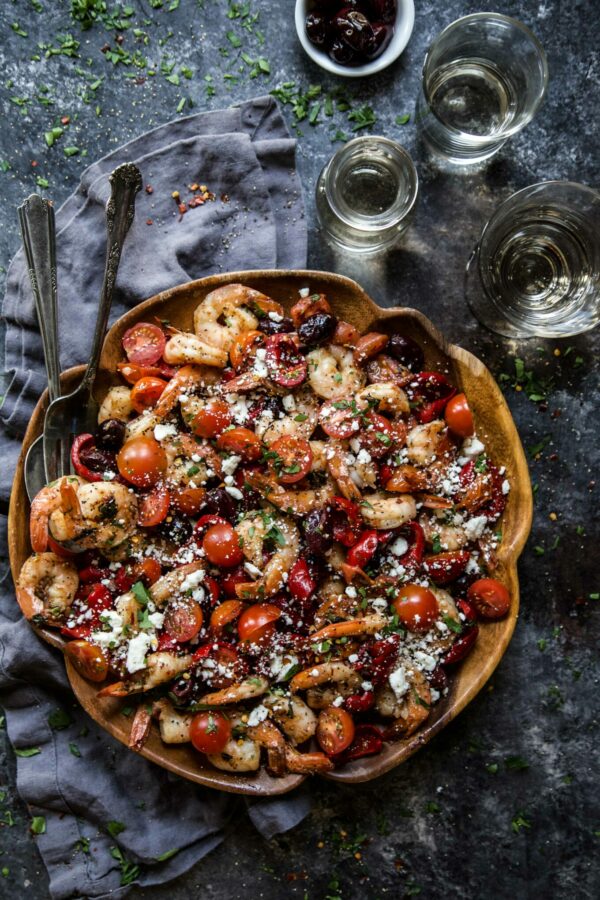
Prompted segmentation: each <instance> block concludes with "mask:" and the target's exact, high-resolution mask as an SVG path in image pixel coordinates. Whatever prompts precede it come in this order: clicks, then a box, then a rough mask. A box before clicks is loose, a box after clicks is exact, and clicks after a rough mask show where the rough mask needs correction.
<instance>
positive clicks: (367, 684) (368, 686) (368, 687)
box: [361, 681, 373, 693]
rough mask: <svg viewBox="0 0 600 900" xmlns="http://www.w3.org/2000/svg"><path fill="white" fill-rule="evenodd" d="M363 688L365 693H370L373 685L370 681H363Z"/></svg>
mask: <svg viewBox="0 0 600 900" xmlns="http://www.w3.org/2000/svg"><path fill="white" fill-rule="evenodd" d="M361 688H362V689H363V691H364V692H365V693H369V691H372V690H373V685H372V683H371V682H370V681H363V683H362V684H361Z"/></svg>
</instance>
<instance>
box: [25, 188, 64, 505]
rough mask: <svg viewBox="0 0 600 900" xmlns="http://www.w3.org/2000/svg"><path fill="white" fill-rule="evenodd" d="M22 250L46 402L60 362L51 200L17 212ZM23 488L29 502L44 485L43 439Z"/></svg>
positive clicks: (33, 200) (29, 459) (33, 448)
mask: <svg viewBox="0 0 600 900" xmlns="http://www.w3.org/2000/svg"><path fill="white" fill-rule="evenodd" d="M18 212H19V223H20V226H21V234H22V236H23V249H24V251H25V258H26V260H27V266H28V269H29V278H30V280H31V288H32V290H33V299H34V302H35V311H36V313H37V319H38V324H39V327H40V334H41V336H42V348H43V351H44V361H45V363H46V372H47V374H48V399H49V401H50V402H52V401H53V400H56V398H57V397H59V396H60V361H59V355H58V326H57V301H56V240H55V224H54V207H53V206H52V202H51V201H50V200H44V199H42V197H40V196H39V194H32V195H31V196H30V197H28V198H27V199H26V200H25V201H24V202H23V203H22V205H21V206H19V209H18ZM24 474H25V487H26V490H27V495H28V497H29V499H30V500H32V499H33V498H34V497H35V495H36V494H37V493H38V492H39V491H41V489H42V488H43V487H44V485H45V484H46V472H45V468H44V446H43V438H42V435H41V434H40V436H39V437H37V438H36V439H35V441H34V442H33V443H32V444H31V445H30V447H29V450H28V451H27V456H26V457H25V468H24Z"/></svg>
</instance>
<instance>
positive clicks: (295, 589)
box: [287, 557, 317, 600]
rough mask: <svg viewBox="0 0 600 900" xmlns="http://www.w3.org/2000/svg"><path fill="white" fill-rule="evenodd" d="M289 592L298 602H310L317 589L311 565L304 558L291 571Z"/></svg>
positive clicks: (288, 584)
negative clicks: (309, 599)
mask: <svg viewBox="0 0 600 900" xmlns="http://www.w3.org/2000/svg"><path fill="white" fill-rule="evenodd" d="M287 586H288V590H289V592H290V593H291V594H292V595H293V596H294V597H296V599H297V600H308V598H309V597H311V596H312V594H314V592H315V590H316V589H317V581H316V579H315V578H313V575H312V573H311V571H310V568H309V565H308V563H307V562H306V560H305V559H303V558H302V557H301V558H300V559H298V560H296V562H295V563H294V565H293V566H292V568H291V569H290V573H289V577H288V582H287Z"/></svg>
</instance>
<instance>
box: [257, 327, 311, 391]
mask: <svg viewBox="0 0 600 900" xmlns="http://www.w3.org/2000/svg"><path fill="white" fill-rule="evenodd" d="M265 349H266V357H265V362H266V364H267V367H268V369H269V375H270V377H271V379H272V381H274V382H275V384H279V385H281V386H282V387H289V388H291V387H298V385H299V384H302V382H303V381H305V380H306V376H307V374H308V363H307V362H306V359H305V357H304V356H303V355H302V354H301V353H300V351H299V349H298V347H297V346H296V342H295V341H294V339H293V338H292V337H290V335H289V334H272V335H270V336H269V337H268V338H267V340H266V341H265Z"/></svg>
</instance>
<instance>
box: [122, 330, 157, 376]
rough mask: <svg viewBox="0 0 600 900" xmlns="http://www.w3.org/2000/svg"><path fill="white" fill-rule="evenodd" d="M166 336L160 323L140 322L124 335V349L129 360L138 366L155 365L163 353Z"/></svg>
mask: <svg viewBox="0 0 600 900" xmlns="http://www.w3.org/2000/svg"><path fill="white" fill-rule="evenodd" d="M165 344H166V340H165V336H164V334H163V331H162V329H161V328H159V327H158V325H152V324H150V322H138V324H137V325H134V326H133V328H129V329H128V330H127V331H126V332H125V334H124V335H123V349H124V350H125V353H126V354H127V359H128V360H129V362H132V363H135V364H136V365H138V366H153V365H154V363H156V362H158V360H159V359H160V358H161V356H162V355H163V352H164V349H165Z"/></svg>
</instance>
